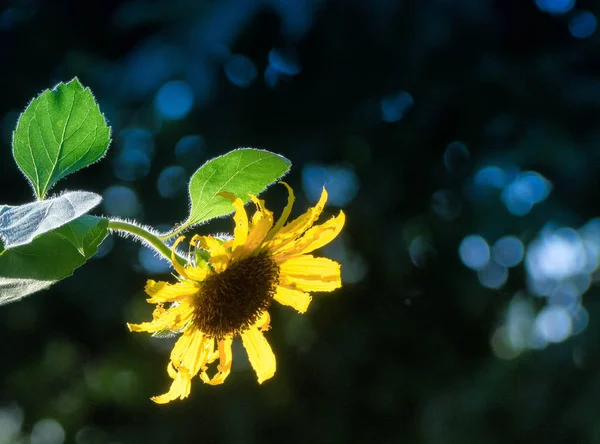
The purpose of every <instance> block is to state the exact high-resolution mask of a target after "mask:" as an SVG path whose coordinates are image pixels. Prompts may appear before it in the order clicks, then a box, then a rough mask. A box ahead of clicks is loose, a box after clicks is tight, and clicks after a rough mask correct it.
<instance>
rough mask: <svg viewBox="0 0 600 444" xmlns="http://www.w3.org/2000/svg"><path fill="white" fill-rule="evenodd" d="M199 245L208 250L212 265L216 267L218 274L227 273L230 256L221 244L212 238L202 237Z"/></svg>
mask: <svg viewBox="0 0 600 444" xmlns="http://www.w3.org/2000/svg"><path fill="white" fill-rule="evenodd" d="M198 243H199V244H200V246H201V247H202V249H204V250H206V251H208V252H209V254H210V263H211V265H212V266H213V267H214V269H215V271H216V272H217V273H221V272H222V271H225V269H226V268H227V264H228V263H229V254H228V253H227V251H226V250H225V248H224V247H223V245H222V244H221V242H219V240H218V239H215V238H214V237H212V236H202V237H200V239H199V240H198Z"/></svg>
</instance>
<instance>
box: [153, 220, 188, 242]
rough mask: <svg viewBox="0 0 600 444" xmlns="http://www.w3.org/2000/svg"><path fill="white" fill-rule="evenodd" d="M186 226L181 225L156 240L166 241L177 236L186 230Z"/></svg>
mask: <svg viewBox="0 0 600 444" xmlns="http://www.w3.org/2000/svg"><path fill="white" fill-rule="evenodd" d="M187 228H188V226H187V225H186V224H181V225H180V226H179V227H177V228H175V229H174V230H173V231H170V232H168V233H165V234H163V235H162V236H158V237H157V238H158V239H160V240H161V241H163V242H164V241H166V240H169V239H171V238H172V237H175V236H177V235H178V234H179V233H181V232H182V231H184V230H185V229H187Z"/></svg>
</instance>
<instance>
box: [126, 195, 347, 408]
mask: <svg viewBox="0 0 600 444" xmlns="http://www.w3.org/2000/svg"><path fill="white" fill-rule="evenodd" d="M284 185H285V186H286V187H287V189H288V191H289V197H288V202H287V205H286V207H285V208H284V210H283V213H282V214H281V216H280V218H279V219H278V220H277V222H276V223H275V224H273V222H274V219H273V213H272V212H271V211H269V210H267V209H266V208H265V205H264V201H262V200H260V199H257V198H256V197H255V196H250V198H251V199H252V201H253V202H254V203H255V204H256V212H255V213H254V215H253V217H252V221H251V222H249V220H248V215H247V214H246V210H245V209H244V203H243V202H242V200H241V199H240V198H237V197H235V196H233V195H232V194H229V193H222V195H223V196H225V197H227V198H228V199H230V200H231V202H232V204H233V207H234V209H235V214H234V220H235V229H234V237H233V239H230V240H227V241H222V240H219V239H217V238H215V237H212V236H198V235H196V236H194V237H193V238H192V240H191V242H190V243H191V244H192V245H193V246H196V247H199V248H201V249H203V250H205V251H206V252H208V254H209V260H208V263H209V265H208V266H206V265H205V264H200V265H198V266H195V265H194V264H193V263H192V262H190V263H188V264H187V265H186V266H182V265H181V264H180V263H179V262H178V261H177V257H176V255H175V248H176V247H177V245H178V244H179V243H180V242H181V241H182V240H183V239H184V238H183V237H180V238H179V239H177V241H176V242H175V244H174V245H173V250H172V255H171V260H172V262H173V267H174V268H175V270H176V271H177V273H178V274H179V277H178V282H177V283H174V284H171V283H168V282H156V281H153V280H149V281H148V283H147V285H146V293H148V295H150V298H149V299H148V302H150V303H153V304H156V309H155V310H154V313H153V318H154V319H153V320H152V321H151V322H144V323H142V324H128V327H129V329H130V330H131V331H146V332H150V333H156V332H161V331H165V330H167V331H173V332H178V333H179V332H180V333H182V334H181V337H180V338H179V339H178V340H177V342H176V343H175V346H174V347H173V351H172V352H171V358H170V362H169V364H168V365H167V371H168V374H169V376H170V377H171V378H172V379H173V383H172V384H171V388H170V390H169V391H168V392H167V393H165V394H164V395H160V396H155V397H154V398H152V400H153V401H154V402H156V403H159V404H163V403H166V402H170V401H173V400H175V399H177V398H179V399H183V398H186V397H187V396H188V395H189V393H190V387H191V380H192V378H193V377H194V376H196V375H198V374H199V375H200V379H202V381H204V382H205V383H207V384H212V385H216V384H222V383H223V382H224V381H225V379H226V378H227V376H228V375H229V372H230V371H231V361H232V352H231V342H232V340H233V338H234V337H236V336H239V337H241V338H242V343H243V344H244V347H245V348H246V351H247V353H248V358H249V361H250V364H251V365H252V367H253V368H254V370H255V371H256V374H257V376H258V382H259V383H262V382H263V381H265V380H267V379H269V378H271V377H272V376H273V375H274V374H275V366H276V364H275V355H274V354H273V351H272V350H271V347H270V345H269V343H268V342H267V340H266V338H265V337H264V335H263V333H262V332H263V331H265V330H267V329H268V328H269V321H270V318H269V313H268V312H267V309H268V308H269V306H270V305H271V301H272V300H273V299H274V300H276V301H277V302H279V303H280V304H283V305H288V306H290V307H293V308H295V309H296V310H298V311H299V312H300V313H304V312H305V311H306V309H307V308H308V305H309V303H310V300H311V297H310V295H309V294H308V293H307V292H311V291H332V290H334V289H336V288H339V287H340V286H341V279H340V265H339V264H338V263H337V262H335V261H332V260H330V259H326V258H317V257H314V256H312V255H310V254H308V253H310V252H312V251H313V250H316V249H317V248H320V247H322V246H323V245H326V244H328V243H329V242H331V241H332V240H333V239H334V238H335V237H336V236H337V235H338V234H339V232H340V230H341V229H342V227H343V226H344V221H345V216H344V213H343V212H340V214H339V215H338V216H336V217H333V218H331V219H329V220H328V221H327V222H325V223H323V224H321V225H317V226H313V225H314V223H315V221H316V220H317V218H318V217H319V216H320V214H321V212H322V211H323V207H324V206H325V202H326V201H327V192H326V190H325V189H323V192H322V194H321V198H320V199H319V202H318V203H317V205H316V206H314V207H312V208H309V209H308V211H307V212H306V213H305V214H303V215H301V216H300V217H298V218H297V219H295V220H293V221H292V222H290V223H288V224H287V225H286V221H287V219H288V217H289V215H290V213H291V210H292V205H293V203H294V194H293V192H292V189H291V188H290V187H289V186H288V185H287V184H284ZM201 265H205V266H201ZM217 359H218V360H219V364H218V366H217V372H216V374H215V375H213V376H212V377H210V376H209V375H208V374H207V370H208V365H209V364H211V363H213V362H215V361H216V360H217Z"/></svg>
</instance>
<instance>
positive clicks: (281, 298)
mask: <svg viewBox="0 0 600 444" xmlns="http://www.w3.org/2000/svg"><path fill="white" fill-rule="evenodd" d="M274 298H275V300H276V301H277V302H279V303H280V304H282V305H288V306H290V307H292V308H295V309H296V310H298V311H299V312H300V313H304V312H306V310H307V309H308V305H309V304H310V300H311V297H310V295H309V294H308V293H305V292H303V291H300V290H296V289H294V288H288V287H283V286H281V285H280V286H278V287H277V292H276V293H275V297H274Z"/></svg>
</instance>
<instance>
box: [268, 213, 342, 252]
mask: <svg viewBox="0 0 600 444" xmlns="http://www.w3.org/2000/svg"><path fill="white" fill-rule="evenodd" d="M345 221H346V215H345V214H344V212H343V211H340V214H339V215H337V216H336V217H332V218H331V219H329V220H328V221H326V222H324V223H322V224H321V225H317V226H314V227H312V228H311V229H309V230H307V231H306V233H304V236H302V237H301V238H300V239H297V240H296V241H295V242H292V243H288V244H287V245H284V246H282V247H280V248H278V249H277V251H276V252H275V260H276V261H281V260H284V259H285V258H286V257H289V256H291V255H298V254H305V253H310V252H311V251H314V250H316V249H317V248H321V247H323V246H325V245H327V244H328V243H329V242H331V241H332V240H334V239H335V238H336V237H337V236H338V234H340V231H342V228H344V223H345Z"/></svg>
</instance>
